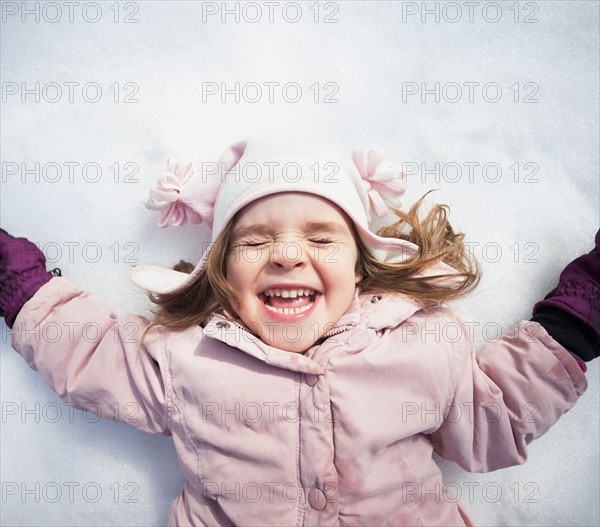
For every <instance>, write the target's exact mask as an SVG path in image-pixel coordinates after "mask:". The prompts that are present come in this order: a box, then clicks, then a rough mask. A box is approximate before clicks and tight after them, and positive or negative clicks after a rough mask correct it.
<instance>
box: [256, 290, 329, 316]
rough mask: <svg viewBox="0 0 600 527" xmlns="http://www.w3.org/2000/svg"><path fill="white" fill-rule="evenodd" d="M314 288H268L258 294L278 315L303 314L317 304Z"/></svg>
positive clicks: (271, 310) (267, 307)
mask: <svg viewBox="0 0 600 527" xmlns="http://www.w3.org/2000/svg"><path fill="white" fill-rule="evenodd" d="M319 294H320V293H318V292H317V291H315V290H314V289H308V288H297V289H279V288H273V289H266V290H265V291H263V292H262V293H260V294H259V295H258V296H259V298H260V300H261V301H262V303H263V304H264V306H265V308H266V309H267V310H269V311H270V312H272V313H276V314H278V315H288V316H290V315H292V316H293V315H301V314H302V313H306V312H307V311H308V310H310V309H311V308H312V307H313V305H314V304H315V300H316V298H317V295H319Z"/></svg>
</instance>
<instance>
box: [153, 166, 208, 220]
mask: <svg viewBox="0 0 600 527" xmlns="http://www.w3.org/2000/svg"><path fill="white" fill-rule="evenodd" d="M195 176H196V172H195V170H194V164H193V163H191V162H189V163H187V164H184V163H183V162H181V161H173V162H171V160H170V159H167V161H166V167H165V173H164V174H163V176H162V177H161V178H160V179H159V180H158V183H157V184H156V185H155V186H154V187H152V188H151V189H150V193H149V197H148V200H147V202H146V208H148V209H151V210H163V211H164V212H163V214H162V215H161V217H160V219H159V220H158V226H159V227H166V226H167V225H169V224H172V225H174V226H179V225H184V224H185V223H187V222H188V221H190V222H191V223H202V222H203V221H205V218H203V217H202V216H201V215H200V214H198V213H197V212H196V211H195V210H193V209H192V208H190V207H189V206H188V205H187V204H186V203H185V202H184V201H182V200H180V195H181V192H182V190H183V188H184V186H185V185H186V183H188V182H189V181H190V179H191V178H193V177H195Z"/></svg>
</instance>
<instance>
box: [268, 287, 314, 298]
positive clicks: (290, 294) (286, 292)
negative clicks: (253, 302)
mask: <svg viewBox="0 0 600 527" xmlns="http://www.w3.org/2000/svg"><path fill="white" fill-rule="evenodd" d="M314 294H315V292H314V291H313V290H312V289H267V290H266V291H265V295H267V296H282V297H283V298H296V297H297V296H310V295H314Z"/></svg>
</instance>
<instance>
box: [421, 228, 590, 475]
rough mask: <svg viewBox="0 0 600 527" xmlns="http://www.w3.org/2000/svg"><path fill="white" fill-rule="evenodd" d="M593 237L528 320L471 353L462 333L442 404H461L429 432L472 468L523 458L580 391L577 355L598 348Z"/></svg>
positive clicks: (448, 454) (444, 449)
mask: <svg viewBox="0 0 600 527" xmlns="http://www.w3.org/2000/svg"><path fill="white" fill-rule="evenodd" d="M599 245H600V231H599V233H598V234H597V235H596V248H595V249H594V250H593V251H591V252H590V253H589V254H587V255H583V256H581V257H579V258H577V259H576V260H574V261H573V262H571V263H570V264H569V265H568V266H567V267H566V268H565V270H564V271H563V272H562V273H561V276H560V280H559V284H558V286H557V287H556V288H555V289H554V290H553V291H552V292H551V293H549V294H548V295H547V296H546V298H545V299H544V300H543V301H541V302H538V303H537V304H536V306H535V307H534V318H533V319H532V320H533V321H534V322H527V321H521V322H520V323H519V324H518V325H517V326H516V327H515V328H514V329H513V330H512V331H510V332H509V333H507V334H505V335H503V336H502V337H501V338H500V339H499V341H497V342H493V343H488V344H487V345H485V346H484V347H483V348H482V350H481V351H480V352H479V353H478V354H477V356H476V355H475V350H474V349H473V346H471V345H468V344H466V343H467V340H468V339H467V338H465V339H464V340H463V343H464V348H463V350H462V353H458V356H459V357H460V359H459V361H458V364H457V368H456V369H455V372H456V375H455V378H454V379H453V389H452V393H453V396H452V398H451V403H450V404H449V405H448V409H451V408H452V407H453V406H454V405H456V406H454V408H459V409H461V410H463V412H462V413H461V416H460V418H453V415H456V413H454V414H452V413H450V414H448V415H447V417H446V419H445V420H444V422H443V424H442V425H441V426H440V427H439V429H438V430H436V431H435V432H434V433H433V434H432V435H431V438H432V441H433V445H434V447H435V448H436V450H437V451H438V452H439V453H440V454H441V455H442V456H443V457H445V458H446V459H450V460H453V461H456V462H457V463H459V464H460V465H461V466H462V467H463V468H465V469H467V470H470V471H474V472H483V471H491V470H496V469H499V468H503V467H507V466H510V465H515V464H520V463H523V462H524V461H525V460H526V458H527V445H528V444H529V443H530V442H531V441H533V440H534V439H536V438H538V437H540V436H541V435H543V434H544V433H545V432H546V431H547V430H548V429H549V428H550V427H551V426H552V425H553V424H554V423H555V422H556V421H557V420H558V419H559V418H560V416H561V415H562V414H564V413H565V412H567V411H568V410H569V409H570V408H571V407H572V406H573V405H574V404H575V402H576V401H577V399H578V398H579V396H580V395H581V394H582V393H583V392H584V391H585V389H586V388H587V381H586V379H585V376H584V374H583V372H582V369H584V370H585V365H583V362H582V361H581V360H577V362H576V360H575V358H576V359H580V358H582V359H584V360H585V361H589V360H592V359H594V358H595V357H597V356H598V353H599V348H600V253H599V252H598V249H599ZM461 346H462V344H461ZM573 355H574V356H575V358H573ZM580 366H581V367H580ZM467 407H469V410H471V411H469V412H465V411H464V410H465V408H467Z"/></svg>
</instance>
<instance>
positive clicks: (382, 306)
mask: <svg viewBox="0 0 600 527" xmlns="http://www.w3.org/2000/svg"><path fill="white" fill-rule="evenodd" d="M419 309H421V306H420V304H419V303H418V302H416V301H415V300H413V299H412V298H410V297H408V296H406V295H401V294H393V295H392V294H384V295H376V294H361V293H359V291H358V289H357V290H356V291H355V293H354V297H353V299H352V302H351V303H350V306H349V307H348V309H347V310H346V312H345V313H344V314H343V315H342V316H341V317H340V319H339V320H338V321H337V323H336V324H335V325H334V327H333V328H331V329H330V330H329V331H328V332H327V333H325V335H323V336H322V337H321V338H320V339H319V340H318V341H317V342H316V343H315V345H321V344H323V343H325V342H326V341H327V339H328V338H329V337H331V336H332V335H339V334H341V333H345V332H348V331H352V330H355V329H356V330H359V331H360V330H362V331H364V330H367V329H371V330H375V331H380V330H382V329H385V328H392V327H395V326H397V325H399V324H401V323H402V322H404V320H406V319H407V318H409V317H410V316H412V315H413V314H414V313H415V312H416V311H418V310H419ZM202 331H203V334H204V337H207V338H213V339H217V340H220V341H222V342H224V343H226V344H228V345H229V346H232V347H235V348H238V349H239V350H241V351H243V352H245V353H247V354H248V355H252V356H253V357H256V358H257V359H259V360H262V361H263V362H266V363H267V364H271V365H273V366H278V367H281V368H285V369H289V370H293V371H298V372H301V373H307V374H316V375H319V374H322V373H324V370H323V366H321V365H320V364H319V363H318V362H317V361H315V360H313V359H311V358H308V357H307V355H308V353H305V354H300V353H291V352H289V351H285V350H281V349H279V348H275V347H273V346H269V345H268V344H265V343H264V342H263V341H262V340H260V339H259V338H258V336H257V335H256V334H255V333H254V332H252V331H251V330H250V328H248V327H247V326H246V325H245V324H244V323H243V322H242V321H241V320H239V319H238V318H235V317H233V316H231V315H230V314H229V313H227V312H224V313H214V314H212V315H211V316H210V317H209V318H207V320H206V324H205V325H204V327H203V330H202ZM349 337H351V335H349Z"/></svg>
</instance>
